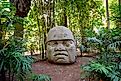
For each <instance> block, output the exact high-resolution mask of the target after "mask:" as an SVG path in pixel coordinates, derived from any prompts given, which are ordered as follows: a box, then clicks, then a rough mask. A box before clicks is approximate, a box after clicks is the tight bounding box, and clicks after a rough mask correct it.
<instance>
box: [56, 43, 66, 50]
mask: <svg viewBox="0 0 121 81" xmlns="http://www.w3.org/2000/svg"><path fill="white" fill-rule="evenodd" d="M55 50H65V47H64V45H63V44H58V45H57V47H56V48H55Z"/></svg>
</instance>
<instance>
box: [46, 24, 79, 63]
mask: <svg viewBox="0 0 121 81" xmlns="http://www.w3.org/2000/svg"><path fill="white" fill-rule="evenodd" d="M46 44H47V58H48V61H49V62H53V63H62V64H63V63H74V62H75V60H76V57H77V54H76V45H75V40H74V37H73V34H72V32H71V31H70V30H69V29H68V28H66V27H64V26H57V27H54V28H52V29H51V30H50V31H49V32H48V36H47V41H46Z"/></svg>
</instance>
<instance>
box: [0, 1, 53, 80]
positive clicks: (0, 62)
mask: <svg viewBox="0 0 121 81" xmlns="http://www.w3.org/2000/svg"><path fill="white" fill-rule="evenodd" d="M19 20H21V18H19V17H16V16H15V7H13V5H12V4H11V3H9V2H8V1H7V0H0V81H50V80H51V79H50V77H49V76H47V75H42V76H41V75H36V77H33V73H32V63H33V61H34V59H33V58H32V57H31V56H25V55H24V53H25V51H26V48H25V47H26V45H25V42H26V41H25V40H24V39H23V38H19V37H15V36H14V29H15V27H14V24H15V23H16V21H19ZM37 77H39V78H40V79H39V78H38V79H36V78H37Z"/></svg>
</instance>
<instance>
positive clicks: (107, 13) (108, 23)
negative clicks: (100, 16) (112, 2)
mask: <svg viewBox="0 0 121 81" xmlns="http://www.w3.org/2000/svg"><path fill="white" fill-rule="evenodd" d="M106 16H107V28H108V29H109V28H110V20H109V10H108V0H106Z"/></svg>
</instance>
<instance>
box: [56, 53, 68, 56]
mask: <svg viewBox="0 0 121 81" xmlns="http://www.w3.org/2000/svg"><path fill="white" fill-rule="evenodd" d="M61 55H62V56H63V55H64V56H68V54H66V53H56V54H55V55H54V56H61Z"/></svg>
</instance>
